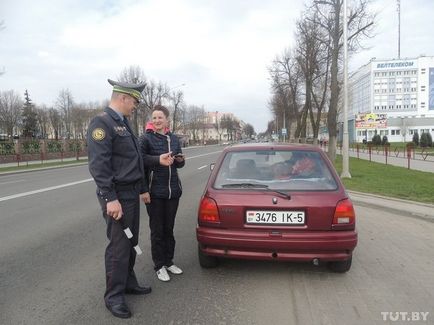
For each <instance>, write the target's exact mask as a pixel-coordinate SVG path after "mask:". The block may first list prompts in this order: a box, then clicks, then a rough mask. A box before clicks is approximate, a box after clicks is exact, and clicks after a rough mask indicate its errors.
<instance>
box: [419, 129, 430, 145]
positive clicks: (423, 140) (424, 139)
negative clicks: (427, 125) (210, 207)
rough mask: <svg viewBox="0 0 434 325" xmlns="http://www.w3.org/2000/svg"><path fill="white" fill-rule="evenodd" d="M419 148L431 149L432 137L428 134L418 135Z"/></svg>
mask: <svg viewBox="0 0 434 325" xmlns="http://www.w3.org/2000/svg"><path fill="white" fill-rule="evenodd" d="M420 146H421V147H424V148H425V147H432V137H431V134H430V133H422V134H421V135H420Z"/></svg>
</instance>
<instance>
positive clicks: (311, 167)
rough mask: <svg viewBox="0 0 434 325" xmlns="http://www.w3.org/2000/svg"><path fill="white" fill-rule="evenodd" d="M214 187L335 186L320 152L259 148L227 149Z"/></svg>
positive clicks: (291, 187) (275, 187) (296, 187)
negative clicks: (244, 149) (232, 150)
mask: <svg viewBox="0 0 434 325" xmlns="http://www.w3.org/2000/svg"><path fill="white" fill-rule="evenodd" d="M238 185H239V186H238ZM213 187H214V188H217V189H223V188H232V189H233V188H237V187H239V188H249V189H255V188H258V189H261V188H264V187H267V188H269V189H276V190H293V191H303V190H307V191H312V190H335V189H336V188H337V183H336V181H335V179H334V177H333V174H332V173H331V172H330V170H329V168H328V166H327V164H326V162H325V161H324V158H323V157H322V156H321V154H320V153H319V152H315V151H305V150H291V151H290V150H267V151H265V150H260V151H239V152H228V153H227V154H226V155H225V158H224V160H223V162H222V164H221V165H220V168H219V170H218V174H217V177H216V180H215V182H214V186H213Z"/></svg>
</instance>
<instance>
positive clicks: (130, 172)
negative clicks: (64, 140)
mask: <svg viewBox="0 0 434 325" xmlns="http://www.w3.org/2000/svg"><path fill="white" fill-rule="evenodd" d="M87 145H88V157H89V171H90V173H91V175H92V176H93V178H94V179H95V183H96V185H97V193H98V195H99V196H100V197H102V198H103V199H104V200H105V201H107V202H109V201H113V200H116V199H118V198H119V197H118V196H119V192H120V191H119V189H121V188H124V189H125V188H127V187H128V186H131V185H133V186H136V187H138V189H139V191H140V193H145V192H148V188H147V182H145V181H144V166H153V165H156V164H159V157H150V156H146V157H145V159H142V157H141V155H140V151H139V145H138V142H137V138H136V136H135V135H134V134H133V133H132V131H131V130H130V128H129V126H128V125H127V124H125V123H124V121H123V120H122V119H121V117H120V116H119V115H118V114H117V113H116V112H115V111H114V110H113V109H111V108H110V107H106V108H105V109H104V112H103V113H102V114H101V115H98V116H96V117H95V118H94V119H92V121H91V122H90V124H89V129H88V135H87Z"/></svg>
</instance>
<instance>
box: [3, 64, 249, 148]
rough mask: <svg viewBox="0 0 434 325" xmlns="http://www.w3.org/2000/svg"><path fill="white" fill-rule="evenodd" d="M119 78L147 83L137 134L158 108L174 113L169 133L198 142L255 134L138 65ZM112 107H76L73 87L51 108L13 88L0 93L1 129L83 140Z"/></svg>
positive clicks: (135, 120)
mask: <svg viewBox="0 0 434 325" xmlns="http://www.w3.org/2000/svg"><path fill="white" fill-rule="evenodd" d="M118 79H119V80H120V81H123V82H132V83H142V82H145V83H146V87H145V89H144V91H143V101H142V102H141V103H140V104H139V106H138V107H137V109H136V110H135V111H134V114H133V116H132V117H131V125H132V128H133V130H134V132H135V133H136V134H137V135H138V134H140V133H141V132H143V126H144V125H145V123H146V122H147V121H148V120H149V118H150V112H151V111H152V109H153V108H154V107H155V106H156V105H165V106H167V107H168V108H169V110H170V111H171V130H172V132H174V133H181V134H185V135H187V134H188V135H189V138H191V139H192V140H193V141H194V142H195V141H198V140H199V139H204V138H205V137H204V135H205V132H206V131H207V129H209V128H213V129H215V130H216V132H217V133H218V134H219V137H220V140H221V137H222V135H223V134H224V135H225V137H227V138H228V139H229V138H230V139H231V140H232V139H234V138H235V134H236V132H237V131H241V132H243V133H244V134H246V135H247V136H249V137H250V136H251V135H253V134H255V132H254V129H253V126H251V125H250V124H244V123H243V128H242V129H241V125H240V121H238V119H236V118H235V117H234V116H233V115H232V114H226V115H225V114H224V115H223V116H222V117H221V118H220V119H216V120H215V121H214V122H210V121H209V115H208V113H207V112H206V110H205V108H204V107H203V106H197V105H187V103H186V102H185V100H184V93H183V91H182V90H179V89H178V90H177V89H175V88H177V87H175V88H172V89H171V88H170V87H168V86H167V84H165V83H163V82H161V81H159V82H156V81H154V80H150V79H148V78H146V76H145V74H144V72H143V70H142V69H141V68H140V67H139V66H130V67H127V68H124V69H123V70H122V72H121V73H120V75H119V76H118ZM107 105H108V100H106V101H104V102H89V103H77V102H76V101H75V100H74V97H73V95H72V93H71V91H70V90H69V89H62V90H61V91H60V92H59V94H58V97H57V98H56V101H55V104H54V105H53V106H52V107H47V106H46V105H36V104H34V103H33V101H32V99H31V96H30V93H29V91H28V90H27V89H26V90H25V92H24V99H23V98H22V97H21V95H20V94H19V93H17V92H16V91H14V90H8V91H0V129H1V130H3V132H5V133H6V134H7V136H8V137H9V138H12V137H14V136H15V137H17V136H19V137H25V138H54V139H56V140H58V139H85V137H86V132H87V126H88V124H89V122H90V120H91V119H92V118H93V117H94V116H96V115H97V114H99V113H101V112H102V110H103V108H104V107H106V106H107Z"/></svg>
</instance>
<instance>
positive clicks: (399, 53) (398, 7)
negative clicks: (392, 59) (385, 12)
mask: <svg viewBox="0 0 434 325" xmlns="http://www.w3.org/2000/svg"><path fill="white" fill-rule="evenodd" d="M396 2H397V7H396V10H397V11H398V59H400V58H401V0H396Z"/></svg>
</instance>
